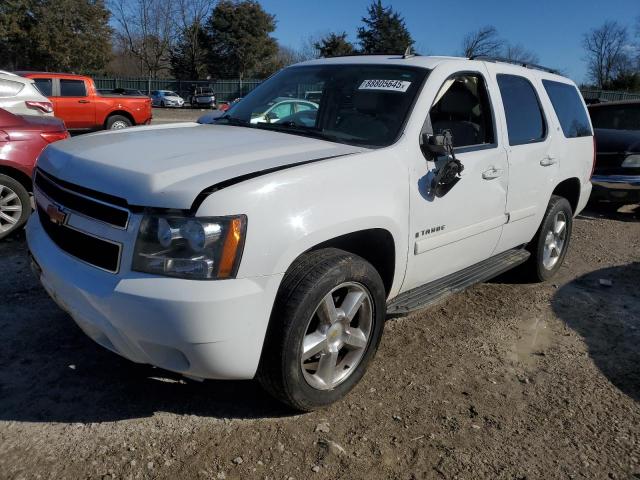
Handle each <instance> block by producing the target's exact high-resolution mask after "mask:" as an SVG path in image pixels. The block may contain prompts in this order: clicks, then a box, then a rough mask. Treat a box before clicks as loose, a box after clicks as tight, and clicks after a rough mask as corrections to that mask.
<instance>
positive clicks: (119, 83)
mask: <svg viewBox="0 0 640 480" xmlns="http://www.w3.org/2000/svg"><path fill="white" fill-rule="evenodd" d="M93 80H94V82H95V83H96V87H97V88H98V89H104V90H113V89H115V88H127V89H132V90H140V91H141V92H142V93H143V94H145V95H149V94H150V93H151V92H152V91H154V90H172V91H174V92H176V93H177V94H178V95H180V96H181V97H183V98H184V99H188V98H189V95H191V93H192V92H193V90H194V89H195V88H206V89H209V88H210V89H211V90H213V92H214V93H215V94H216V98H217V100H218V101H219V102H227V101H231V100H234V99H236V98H238V97H243V96H245V95H246V94H247V93H249V92H250V91H251V90H253V89H254V88H256V87H257V86H258V85H259V84H260V82H261V80H256V79H249V80H242V81H240V80H239V79H229V80H176V79H171V78H107V77H94V78H93Z"/></svg>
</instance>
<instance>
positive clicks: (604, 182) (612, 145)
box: [589, 100, 640, 207]
mask: <svg viewBox="0 0 640 480" xmlns="http://www.w3.org/2000/svg"><path fill="white" fill-rule="evenodd" d="M589 114H590V115H591V121H592V122H593V126H594V128H595V138H596V146H597V153H596V164H595V170H594V172H593V177H592V179H591V183H593V193H592V194H591V198H592V199H593V201H595V202H602V203H607V204H609V205H611V206H613V207H620V206H621V205H625V204H632V203H640V100H629V101H620V102H607V103H599V104H594V105H589Z"/></svg>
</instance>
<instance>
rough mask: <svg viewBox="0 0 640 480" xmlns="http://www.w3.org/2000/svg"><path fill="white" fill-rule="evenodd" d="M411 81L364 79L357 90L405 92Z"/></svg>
mask: <svg viewBox="0 0 640 480" xmlns="http://www.w3.org/2000/svg"><path fill="white" fill-rule="evenodd" d="M410 86H411V82H407V81H405V80H365V81H364V82H362V84H361V85H360V87H358V90H386V91H389V92H406V91H407V89H408V88H409V87H410Z"/></svg>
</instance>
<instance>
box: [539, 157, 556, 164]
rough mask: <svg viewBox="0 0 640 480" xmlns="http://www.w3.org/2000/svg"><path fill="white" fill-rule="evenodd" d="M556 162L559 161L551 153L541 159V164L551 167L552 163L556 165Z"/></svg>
mask: <svg viewBox="0 0 640 480" xmlns="http://www.w3.org/2000/svg"><path fill="white" fill-rule="evenodd" d="M556 163H558V160H557V159H556V157H552V156H550V155H547V156H546V157H544V158H543V159H542V160H540V165H542V166H543V167H550V166H551V165H555V164H556Z"/></svg>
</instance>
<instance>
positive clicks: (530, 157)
mask: <svg viewBox="0 0 640 480" xmlns="http://www.w3.org/2000/svg"><path fill="white" fill-rule="evenodd" d="M487 68H488V69H489V70H490V72H491V74H492V75H493V77H494V79H495V81H496V83H497V85H498V91H499V93H500V101H501V103H502V105H501V108H502V110H503V113H504V122H505V125H504V128H503V129H502V131H503V137H504V138H503V139H504V145H505V148H506V150H507V158H508V162H509V190H508V194H507V207H506V213H507V223H506V224H505V226H504V229H503V233H502V237H501V238H500V242H499V244H498V247H497V249H496V253H499V252H502V251H505V250H508V249H510V248H513V247H515V246H518V245H522V244H524V243H527V242H529V241H530V240H531V239H532V238H533V236H534V235H535V232H536V230H537V229H538V226H539V225H540V221H541V219H542V217H543V215H544V212H545V210H546V207H547V204H548V201H549V197H550V195H551V192H552V191H553V188H554V186H555V183H556V179H557V176H558V152H557V147H558V145H557V144H556V141H555V135H554V132H553V131H552V130H551V127H550V124H549V121H548V115H546V113H545V111H548V110H549V106H548V105H547V104H546V103H548V102H545V100H546V96H545V97H542V96H541V95H540V94H539V93H538V92H539V91H541V89H542V85H541V83H540V81H539V79H538V78H537V77H536V76H535V75H534V74H533V72H532V71H531V73H530V74H529V72H526V73H525V74H523V69H522V67H509V66H506V65H500V66H499V67H498V66H497V65H496V64H490V63H489V64H487ZM525 75H526V76H525Z"/></svg>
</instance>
